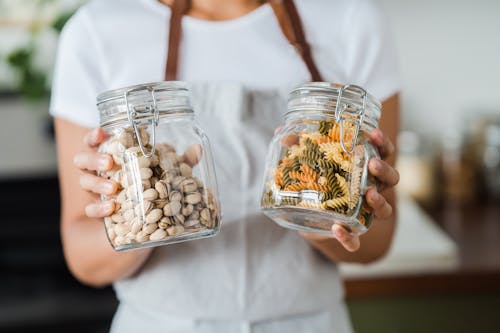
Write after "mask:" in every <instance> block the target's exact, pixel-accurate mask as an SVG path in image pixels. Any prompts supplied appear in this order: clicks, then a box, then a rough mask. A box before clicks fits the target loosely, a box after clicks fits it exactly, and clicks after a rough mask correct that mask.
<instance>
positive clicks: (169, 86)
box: [96, 81, 189, 105]
mask: <svg viewBox="0 0 500 333" xmlns="http://www.w3.org/2000/svg"><path fill="white" fill-rule="evenodd" d="M141 90H144V91H172V92H175V91H179V92H181V91H186V92H188V91H189V88H188V86H187V84H186V83H185V82H183V81H160V82H149V83H141V84H134V85H131V86H127V87H122V88H117V89H112V90H107V91H105V92H103V93H100V94H99V95H97V98H96V100H97V105H99V104H101V103H106V102H110V101H113V100H117V99H121V98H124V97H125V94H127V92H129V93H130V92H135V91H141Z"/></svg>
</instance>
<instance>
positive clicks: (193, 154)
mask: <svg viewBox="0 0 500 333" xmlns="http://www.w3.org/2000/svg"><path fill="white" fill-rule="evenodd" d="M202 155H203V149H202V148H201V145H200V144H195V145H192V146H189V148H188V149H186V151H185V152H184V161H186V163H187V164H189V165H190V166H191V167H194V166H195V165H196V164H198V163H199V162H200V160H201V156H202Z"/></svg>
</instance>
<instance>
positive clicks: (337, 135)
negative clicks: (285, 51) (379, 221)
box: [261, 82, 381, 235]
mask: <svg viewBox="0 0 500 333" xmlns="http://www.w3.org/2000/svg"><path fill="white" fill-rule="evenodd" d="M380 109H381V105H380V103H379V102H378V101H377V100H376V99H375V98H374V97H373V96H371V95H369V94H368V93H367V92H366V91H365V90H364V89H363V88H361V87H358V86H355V85H346V86H340V85H336V84H332V83H324V82H313V83H307V84H304V85H302V86H299V87H298V88H296V89H295V90H293V91H292V92H291V93H290V95H289V99H288V110H287V113H286V114H285V125H284V127H282V128H281V129H280V130H279V132H278V133H277V134H276V135H275V136H274V138H273V140H272V141H271V144H270V149H269V153H268V156H267V160H266V174H265V181H264V189H263V195H262V200H261V208H262V211H263V212H264V214H266V215H267V216H268V217H270V218H271V219H272V220H274V221H275V222H276V223H278V224H279V225H281V226H283V227H287V228H290V229H295V230H300V231H306V232H314V233H323V234H328V235H331V234H332V233H331V227H332V225H333V224H334V223H341V224H342V225H343V226H345V227H346V228H347V229H348V230H349V231H350V232H351V233H352V234H356V235H359V234H362V233H364V232H366V231H367V230H368V228H369V227H370V224H371V221H372V217H373V214H372V212H371V210H370V208H369V206H368V205H367V204H366V203H365V200H364V196H363V195H364V194H365V193H366V191H367V190H368V189H369V188H370V187H374V186H376V182H375V179H374V178H373V177H372V176H370V175H369V174H368V161H369V160H370V159H371V158H372V157H379V155H378V152H377V149H376V148H375V147H374V146H373V145H372V144H371V143H370V142H369V141H368V134H369V133H370V132H371V131H372V130H373V129H374V128H376V127H377V126H378V119H379V118H380V112H381V111H380Z"/></svg>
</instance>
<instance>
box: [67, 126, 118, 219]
mask: <svg viewBox="0 0 500 333" xmlns="http://www.w3.org/2000/svg"><path fill="white" fill-rule="evenodd" d="M107 139H108V135H107V134H106V133H104V131H103V130H102V128H96V129H94V130H92V131H90V132H88V133H87V134H86V135H85V137H84V139H83V141H84V143H85V145H87V146H88V147H89V148H90V149H89V150H85V151H81V152H79V153H78V154H76V155H75V156H74V158H73V163H74V165H75V166H76V167H78V168H79V169H80V170H81V171H82V174H81V175H80V186H81V187H82V188H83V189H84V190H86V191H89V192H91V193H93V194H95V195H96V199H97V195H101V194H102V195H113V194H115V193H116V191H117V190H118V184H117V183H115V182H114V181H112V180H107V179H104V178H102V177H99V176H97V175H96V174H95V172H98V171H102V172H104V171H108V170H111V169H112V168H113V158H112V157H111V156H110V155H108V154H101V153H98V152H97V147H98V146H99V145H100V144H101V143H103V142H104V141H106V140H107ZM114 210H115V204H114V202H113V201H112V200H108V201H102V202H100V201H97V200H96V202H95V203H91V204H89V205H87V206H86V207H85V215H87V216H88V217H90V218H103V217H106V216H109V215H111V214H113V212H114Z"/></svg>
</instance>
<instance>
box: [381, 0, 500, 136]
mask: <svg viewBox="0 0 500 333" xmlns="http://www.w3.org/2000/svg"><path fill="white" fill-rule="evenodd" d="M379 2H380V4H381V6H382V8H383V10H384V11H385V14H386V16H387V18H388V19H389V21H390V24H391V26H392V29H393V35H394V37H395V41H396V45H397V48H398V52H399V58H400V67H401V73H402V78H403V85H404V87H403V90H404V95H403V127H404V128H410V129H414V130H418V131H420V132H423V133H429V132H430V133H431V134H439V133H440V132H441V131H442V130H445V131H446V130H449V129H450V128H460V127H464V126H463V124H464V119H465V120H466V119H470V117H473V116H474V115H475V114H477V111H478V110H486V111H490V112H495V113H496V114H497V115H498V116H499V117H500V1H498V0H475V1H464V0H456V1H453V0H434V1H431V0H379ZM474 112H476V113H474ZM471 113H472V114H471Z"/></svg>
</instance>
